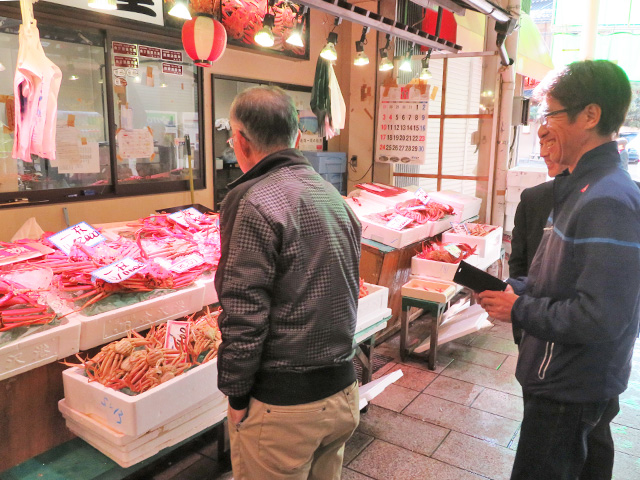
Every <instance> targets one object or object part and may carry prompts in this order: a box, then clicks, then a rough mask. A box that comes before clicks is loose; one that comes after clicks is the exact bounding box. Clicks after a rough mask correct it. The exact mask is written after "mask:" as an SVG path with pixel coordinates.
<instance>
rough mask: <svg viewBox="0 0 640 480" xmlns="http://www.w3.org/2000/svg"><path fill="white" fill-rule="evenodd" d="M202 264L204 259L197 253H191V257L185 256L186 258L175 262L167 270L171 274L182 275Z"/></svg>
mask: <svg viewBox="0 0 640 480" xmlns="http://www.w3.org/2000/svg"><path fill="white" fill-rule="evenodd" d="M203 263H204V258H203V257H202V255H199V254H197V253H192V254H191V255H187V256H186V257H182V258H181V259H179V260H178V261H176V262H175V263H174V264H173V265H171V267H170V268H169V270H171V271H172V272H177V273H182V272H186V271H187V270H190V269H192V268H193V267H197V266H198V265H202V264H203Z"/></svg>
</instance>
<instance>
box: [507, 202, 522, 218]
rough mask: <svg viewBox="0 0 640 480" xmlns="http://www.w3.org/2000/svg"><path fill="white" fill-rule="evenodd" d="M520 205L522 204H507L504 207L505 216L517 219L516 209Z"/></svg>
mask: <svg viewBox="0 0 640 480" xmlns="http://www.w3.org/2000/svg"><path fill="white" fill-rule="evenodd" d="M519 204H520V202H507V203H506V204H505V207H504V214H505V215H508V216H511V217H515V215H516V209H517V208H518V205H519Z"/></svg>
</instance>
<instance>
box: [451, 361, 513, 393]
mask: <svg viewBox="0 0 640 480" xmlns="http://www.w3.org/2000/svg"><path fill="white" fill-rule="evenodd" d="M441 375H444V376H445V377H451V378H457V379H458V380H464V381H465V382H469V383H475V384H476V385H481V386H483V387H487V388H492V389H493V390H498V391H500V392H504V393H510V394H512V395H519V396H522V388H521V387H520V384H519V383H518V381H517V380H516V377H515V376H514V375H513V374H512V373H509V372H506V371H501V370H493V369H490V368H485V367H481V366H479V365H473V364H471V363H466V362H461V361H459V360H456V361H454V362H453V363H451V365H449V366H448V367H447V368H445V369H444V370H443V371H442V374H441Z"/></svg>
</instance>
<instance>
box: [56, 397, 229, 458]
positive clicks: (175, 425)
mask: <svg viewBox="0 0 640 480" xmlns="http://www.w3.org/2000/svg"><path fill="white" fill-rule="evenodd" d="M218 403H219V404H220V403H221V401H220V399H219V400H218ZM224 404H226V399H225V400H224ZM79 415H82V414H79ZM226 415H227V411H226V407H224V406H223V405H220V406H217V407H214V408H208V409H205V410H203V411H201V412H200V413H199V414H198V415H197V416H195V417H193V418H191V419H188V420H186V419H185V421H184V422H172V428H160V429H158V430H161V431H160V432H159V433H158V434H157V435H155V432H154V433H153V434H152V435H154V436H153V438H150V439H149V440H146V438H145V437H146V435H143V436H142V437H140V438H139V439H138V440H137V441H134V442H132V443H130V444H127V445H124V446H121V445H117V444H114V443H112V442H110V441H109V439H107V438H105V436H108V432H106V431H104V430H97V429H96V425H95V424H94V425H92V426H89V427H88V426H86V425H85V424H84V423H83V422H80V421H77V420H76V418H72V417H71V416H68V417H67V416H65V419H66V423H67V428H69V430H71V432H73V433H74V434H75V435H77V436H79V437H80V438H82V439H83V440H84V441H86V442H87V443H88V444H90V445H92V446H93V447H95V448H96V449H98V450H99V451H101V452H102V453H104V454H105V455H106V456H108V457H109V458H111V459H112V460H114V461H115V462H116V463H118V464H119V465H120V466H122V467H125V468H126V467H130V466H131V465H135V464H136V463H139V462H141V461H143V460H145V459H147V458H149V457H151V456H153V455H155V454H156V453H158V452H159V451H160V450H162V449H164V448H167V447H170V446H172V445H175V444H176V443H179V442H181V441H183V440H186V439H187V438H189V437H192V436H193V435H196V434H197V433H199V432H201V431H202V430H204V429H205V428H208V427H210V426H212V425H215V424H216V423H218V422H220V421H222V420H224V418H225V417H226ZM85 418H89V417H87V416H85ZM98 432H99V433H98ZM150 433H151V432H150ZM145 440H146V441H145Z"/></svg>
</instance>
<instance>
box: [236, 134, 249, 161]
mask: <svg viewBox="0 0 640 480" xmlns="http://www.w3.org/2000/svg"><path fill="white" fill-rule="evenodd" d="M236 139H237V140H236V146H238V147H240V150H241V151H242V155H243V156H244V157H245V158H251V157H250V155H251V153H252V152H253V146H252V145H251V142H250V141H249V140H248V139H247V138H246V137H245V136H244V135H237V136H236Z"/></svg>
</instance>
